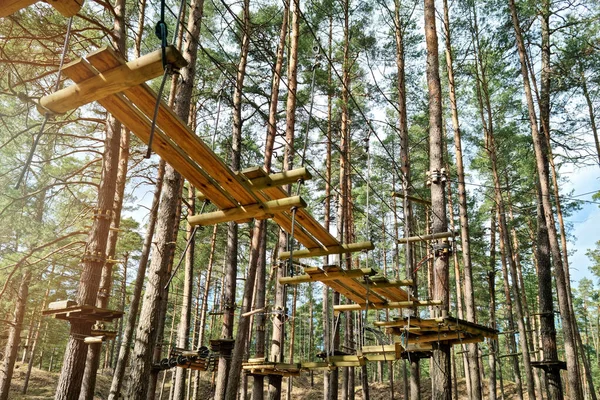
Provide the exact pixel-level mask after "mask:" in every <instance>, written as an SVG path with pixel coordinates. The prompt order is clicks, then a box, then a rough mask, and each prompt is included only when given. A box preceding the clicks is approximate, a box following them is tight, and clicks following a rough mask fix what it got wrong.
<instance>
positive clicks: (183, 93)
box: [128, 0, 204, 400]
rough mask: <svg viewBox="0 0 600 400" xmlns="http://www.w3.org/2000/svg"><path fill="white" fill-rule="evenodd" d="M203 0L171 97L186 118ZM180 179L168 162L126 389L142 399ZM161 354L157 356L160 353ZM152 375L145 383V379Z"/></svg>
mask: <svg viewBox="0 0 600 400" xmlns="http://www.w3.org/2000/svg"><path fill="white" fill-rule="evenodd" d="M203 4H204V3H203V0H194V1H193V2H192V4H191V6H190V7H191V11H190V14H189V18H188V24H187V31H186V39H185V42H186V46H185V50H184V52H183V57H184V58H185V59H186V61H187V62H188V65H187V66H186V67H185V68H182V69H181V70H180V71H179V73H180V76H181V83H180V84H178V85H177V88H176V89H175V94H174V96H173V98H174V99H175V103H174V107H173V108H174V111H175V113H176V114H177V115H178V116H179V118H181V119H183V120H184V121H187V120H188V118H189V116H190V105H191V99H192V92H193V89H194V86H193V84H194V76H195V72H196V58H197V53H198V42H197V41H196V40H194V39H195V38H197V37H198V35H199V33H200V22H201V20H202V7H203ZM181 188H182V178H181V175H179V173H178V172H177V171H175V170H174V169H173V168H172V167H171V166H170V165H167V167H166V168H165V175H164V182H163V188H162V193H161V201H160V205H159V210H158V215H159V216H160V218H159V219H158V221H157V224H156V225H157V226H156V240H155V242H156V250H157V251H156V252H155V253H154V256H153V258H152V261H151V264H150V269H149V274H148V275H149V277H148V285H147V288H146V294H145V296H144V302H143V304H142V310H141V312H140V324H139V325H138V330H137V335H136V341H135V347H134V355H135V357H133V360H132V366H131V374H130V376H131V386H130V388H129V391H128V395H129V398H131V399H135V400H145V399H146V397H147V396H148V392H149V389H150V393H151V395H153V392H152V389H153V388H154V382H156V379H155V378H156V375H154V376H151V372H152V371H151V369H152V361H153V357H154V353H155V352H154V351H153V350H154V347H155V346H156V345H157V339H158V338H160V337H161V336H162V335H160V333H161V332H160V331H161V329H160V327H158V326H157V324H159V323H161V320H162V319H163V318H164V316H163V315H162V312H161V311H162V306H161V304H163V303H164V299H166V296H167V294H168V292H167V290H165V285H166V283H167V280H168V275H169V271H170V265H171V264H172V260H173V253H174V250H175V241H176V239H177V230H176V227H177V224H178V221H177V218H178V210H179V207H178V204H179V201H180V197H181ZM159 357H160V355H159ZM149 376H151V379H150V383H151V385H148V384H147V383H148V381H147V378H148V377H149Z"/></svg>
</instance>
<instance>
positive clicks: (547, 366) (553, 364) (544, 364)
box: [531, 360, 567, 371]
mask: <svg viewBox="0 0 600 400" xmlns="http://www.w3.org/2000/svg"><path fill="white" fill-rule="evenodd" d="M531 366H532V367H533V368H540V369H543V370H544V371H552V370H561V369H564V370H565V371H566V370H567V363H566V361H559V360H555V361H550V360H547V361H531Z"/></svg>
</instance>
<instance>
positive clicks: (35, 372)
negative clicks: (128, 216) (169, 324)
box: [9, 363, 527, 400]
mask: <svg viewBox="0 0 600 400" xmlns="http://www.w3.org/2000/svg"><path fill="white" fill-rule="evenodd" d="M14 371H15V372H14V375H13V381H12V387H11V393H10V396H9V399H11V400H42V399H52V398H54V392H55V389H56V383H57V381H58V375H59V374H58V373H57V372H48V371H44V370H40V369H37V368H35V367H34V368H33V369H32V371H31V378H30V380H29V389H28V392H27V394H26V395H23V394H21V389H22V388H23V380H24V378H25V373H26V371H27V365H26V364H21V363H17V364H16V365H15V370H14ZM169 378H170V377H169V376H168V379H167V381H168V382H169V383H170V379H169ZM206 378H207V377H206V376H205V379H203V382H206V385H205V387H203V388H202V389H201V391H202V395H201V398H203V399H209V398H211V397H212V396H211V394H212V393H211V390H210V387H209V384H208V382H207V380H206ZM251 381H252V380H251V379H250V382H251ZM110 383H111V376H110V375H108V374H106V375H105V374H102V373H99V374H98V378H97V384H96V396H95V400H104V399H106V398H107V397H108V392H109V389H110ZM159 384H160V381H159ZM400 385H401V383H400V382H396V384H395V386H396V387H395V391H394V398H395V399H402V394H401V390H402V389H401V386H400ZM165 386H166V387H165V392H164V396H163V399H168V398H169V396H168V391H169V386H170V385H169V384H167V385H165ZM286 387H287V383H286V380H285V379H284V382H283V393H285V388H286ZM250 391H251V389H250V390H249V392H250ZM487 393H488V390H487V381H484V395H485V396H487ZM355 394H356V399H362V388H361V387H360V386H356V391H355ZM369 394H370V398H371V400H388V399H390V398H391V393H390V385H389V383H378V382H375V383H371V384H370V385H369ZM515 395H516V393H515V385H514V384H513V383H512V382H505V385H504V396H505V398H506V399H512V398H516V396H515ZM284 397H285V394H284ZM322 398H323V374H315V375H314V383H313V387H312V388H311V387H310V377H309V375H308V374H303V375H301V376H299V377H296V378H294V381H293V389H292V399H294V400H313V399H322ZM340 398H341V397H340ZM430 398H431V390H430V381H429V379H423V381H422V392H421V399H422V400H429V399H430ZM458 398H459V399H466V398H468V396H467V388H466V383H465V380H464V379H460V380H459V381H458ZM524 399H525V400H527V393H524Z"/></svg>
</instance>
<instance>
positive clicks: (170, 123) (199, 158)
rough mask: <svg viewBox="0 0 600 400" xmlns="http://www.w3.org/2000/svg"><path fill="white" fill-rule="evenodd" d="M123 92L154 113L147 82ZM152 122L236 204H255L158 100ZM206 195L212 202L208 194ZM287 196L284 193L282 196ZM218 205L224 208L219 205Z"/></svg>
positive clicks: (185, 126) (222, 163)
mask: <svg viewBox="0 0 600 400" xmlns="http://www.w3.org/2000/svg"><path fill="white" fill-rule="evenodd" d="M124 93H125V95H126V96H127V97H129V98H130V99H131V100H132V102H133V103H134V104H135V105H136V106H138V107H139V108H140V110H142V111H143V112H144V113H146V114H147V115H152V114H153V113H154V107H155V104H156V95H155V94H154V93H153V92H152V90H151V89H150V88H149V87H148V86H147V85H145V84H144V85H139V86H136V87H132V88H130V89H128V90H126V91H125V92H124ZM156 124H157V125H158V126H159V127H160V128H161V129H162V130H163V131H164V132H166V133H168V135H169V137H171V139H172V140H173V141H174V142H175V143H177V145H178V146H180V147H181V148H182V149H183V151H185V152H186V153H187V154H189V156H190V157H191V158H192V159H193V160H194V161H196V162H197V163H198V165H200V166H201V167H202V169H203V170H204V171H205V172H206V174H207V175H209V176H211V177H212V178H213V179H214V180H215V181H216V182H217V183H218V184H219V185H220V186H221V187H222V188H223V189H224V190H226V191H227V193H229V194H230V195H231V196H232V197H233V198H234V199H236V200H237V201H238V202H239V203H240V205H249V204H254V203H257V202H258V201H257V198H256V197H255V196H254V195H253V194H252V193H251V192H250V190H249V189H248V188H247V187H246V186H244V185H243V184H242V183H241V182H240V178H239V177H237V176H236V175H235V174H234V173H233V171H232V170H231V168H229V167H228V166H227V165H225V163H224V162H223V160H221V159H220V158H219V157H218V156H217V155H216V154H215V153H214V152H213V151H212V150H211V149H210V148H209V147H208V146H207V145H206V144H205V143H204V142H203V141H202V140H201V139H200V138H199V137H197V136H196V135H195V134H194V133H192V132H191V131H190V129H189V127H188V126H187V124H186V123H184V122H183V121H182V120H181V119H179V117H177V115H175V113H174V112H173V111H172V110H171V109H170V108H169V107H167V106H166V104H164V102H161V105H160V107H159V110H158V118H157V121H156ZM200 191H201V192H202V193H204V194H206V195H207V196H208V197H209V198H210V199H211V201H212V198H211V197H210V195H209V193H206V192H205V191H204V190H202V189H200ZM286 197H287V196H286ZM217 206H218V207H219V208H224V207H222V206H221V205H218V204H217Z"/></svg>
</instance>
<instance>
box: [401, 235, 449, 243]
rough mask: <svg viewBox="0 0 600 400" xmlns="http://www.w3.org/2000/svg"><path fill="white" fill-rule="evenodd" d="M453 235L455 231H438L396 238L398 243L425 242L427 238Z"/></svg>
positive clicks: (433, 238) (442, 237)
mask: <svg viewBox="0 0 600 400" xmlns="http://www.w3.org/2000/svg"><path fill="white" fill-rule="evenodd" d="M454 235H456V232H440V233H433V234H431V235H418V236H410V237H407V238H400V239H398V243H399V244H405V243H414V242H426V241H429V240H435V239H444V238H449V237H453V236H454Z"/></svg>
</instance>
